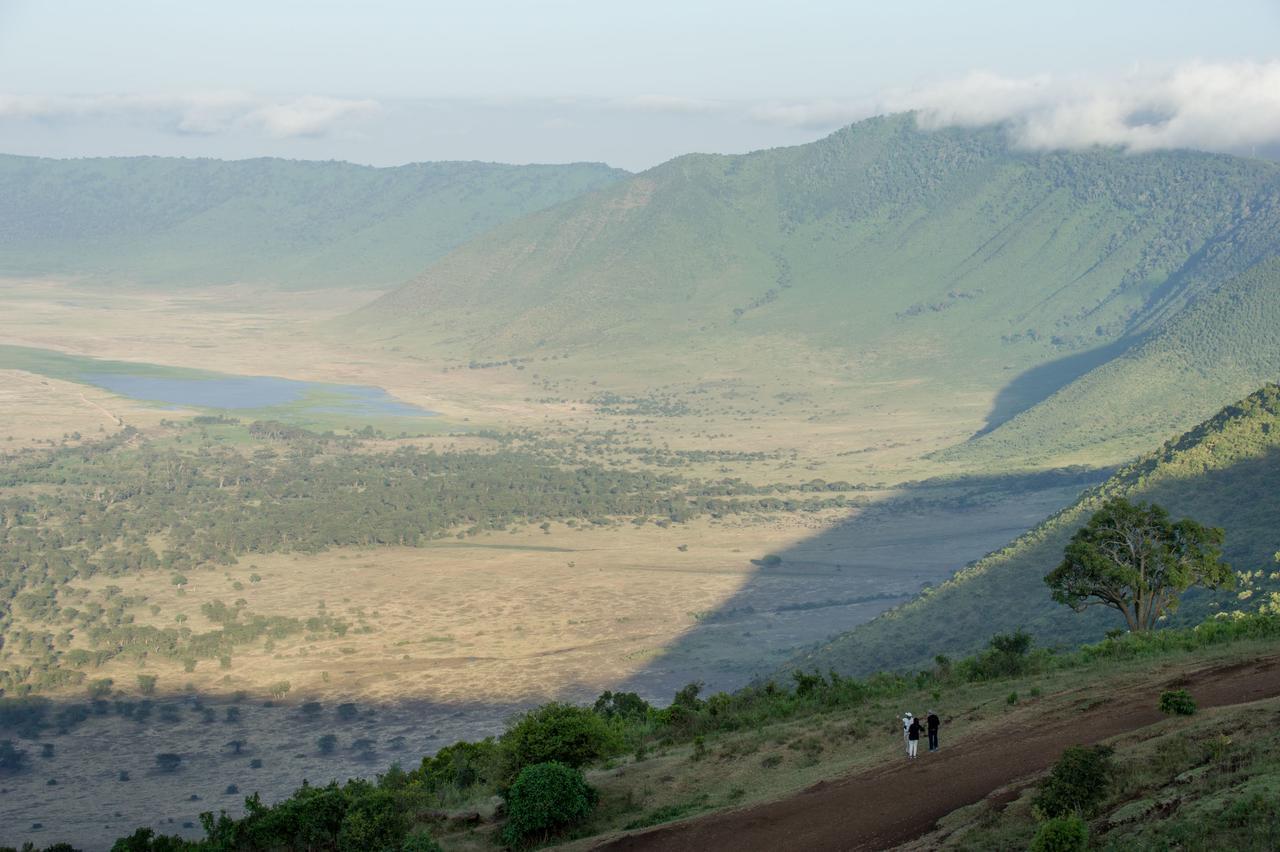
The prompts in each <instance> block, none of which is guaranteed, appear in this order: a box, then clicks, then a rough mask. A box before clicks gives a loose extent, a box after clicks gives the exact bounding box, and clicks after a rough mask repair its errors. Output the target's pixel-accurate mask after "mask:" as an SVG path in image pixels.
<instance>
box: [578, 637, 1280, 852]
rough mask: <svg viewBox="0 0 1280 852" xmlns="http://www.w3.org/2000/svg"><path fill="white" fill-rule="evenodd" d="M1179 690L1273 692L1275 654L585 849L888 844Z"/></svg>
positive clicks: (1225, 694)
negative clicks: (1167, 691)
mask: <svg viewBox="0 0 1280 852" xmlns="http://www.w3.org/2000/svg"><path fill="white" fill-rule="evenodd" d="M1183 688H1185V689H1187V690H1188V691H1190V692H1191V694H1192V696H1193V697H1194V698H1195V700H1196V703H1197V704H1198V705H1199V706H1200V707H1202V708H1207V707H1221V706H1226V705H1232V704H1245V703H1249V702H1252V701H1258V700H1261V699H1263V698H1272V697H1275V696H1280V656H1269V657H1261V658H1258V659H1255V660H1252V661H1249V662H1245V663H1239V664H1233V665H1225V666H1217V667H1210V668H1205V669H1200V670H1197V671H1191V672H1183V673H1180V674H1179V675H1178V676H1177V677H1173V678H1170V677H1165V678H1164V679H1163V680H1161V679H1159V678H1151V679H1144V680H1143V682H1142V683H1139V684H1134V685H1132V686H1128V687H1121V688H1118V689H1115V690H1111V691H1109V692H1108V693H1107V694H1106V697H1105V698H1103V699H1101V700H1099V699H1098V698H1097V697H1096V695H1097V693H1096V692H1094V693H1092V694H1091V695H1088V696H1085V695H1082V696H1081V697H1080V698H1079V699H1077V700H1074V701H1072V702H1070V703H1069V704H1068V705H1066V706H1065V707H1061V706H1060V707H1058V708H1056V709H1054V710H1052V711H1046V715H1045V717H1043V718H1039V719H1035V720H1034V724H1028V723H1027V722H1026V721H1022V722H1016V721H1014V720H1012V719H1011V720H1010V724H1009V726H1007V727H1005V728H1002V729H1001V730H1000V731H998V732H996V733H987V734H981V735H978V736H974V737H972V738H966V739H964V740H962V741H959V742H957V743H956V744H955V745H954V746H951V747H948V744H947V740H946V728H945V727H944V728H943V730H942V733H943V738H942V749H941V750H939V751H938V752H935V753H933V754H929V753H928V752H927V751H926V749H925V748H924V746H925V745H927V744H926V743H924V742H922V743H921V744H920V745H921V749H920V757H919V758H917V759H916V760H914V761H908V760H907V759H906V758H905V756H904V757H903V758H902V760H901V761H898V762H894V763H889V764H882V765H880V766H876V767H873V768H871V769H868V770H864V771H861V772H857V773H854V774H851V775H847V776H845V777H843V778H837V779H834V780H831V781H821V782H819V783H817V784H815V785H813V786H811V787H809V788H807V789H805V790H803V791H802V792H800V793H798V794H796V795H793V796H790V797H788V798H785V799H780V800H777V801H772V802H764V803H761V804H758V805H753V806H749V807H745V808H740V809H738V810H733V811H727V812H720V813H713V814H708V815H706V816H704V817H699V818H695V819H691V820H687V821H685V822H681V823H675V824H672V825H667V826H663V827H660V828H655V829H651V830H649V831H644V832H639V833H635V834H630V835H625V836H622V837H617V838H613V839H610V840H606V841H604V842H603V843H601V844H599V845H597V846H595V847H593V850H628V852H629V850H644V852H713V850H734V852H783V850H805V852H808V850H815V852H828V850H831V852H835V850H840V851H841V852H846V850H880V849H891V848H893V847H894V846H897V845H899V844H902V843H906V842H908V841H910V840H913V839H915V838H918V837H920V836H922V835H924V834H927V833H928V832H929V831H930V830H932V829H933V827H934V825H935V824H936V822H937V821H938V820H939V819H940V818H942V817H943V816H945V815H947V814H949V813H951V812H952V811H954V810H956V809H957V808H961V807H964V806H965V805H971V804H973V803H975V802H978V801H981V800H982V799H984V798H986V797H987V796H988V795H989V794H990V793H992V792H993V791H995V790H998V789H999V788H1001V787H1004V786H1007V785H1008V784H1010V783H1011V782H1014V781H1016V780H1018V779H1020V778H1024V777H1027V776H1031V775H1034V774H1035V773H1038V772H1041V771H1043V770H1045V769H1048V768H1049V767H1050V766H1051V765H1052V764H1053V763H1054V762H1055V761H1057V759H1058V756H1059V755H1060V754H1061V753H1062V750H1063V749H1064V748H1066V747H1067V746H1071V745H1088V744H1092V743H1096V742H1099V741H1101V740H1105V739H1107V738H1108V737H1113V736H1116V735H1118V734H1123V733H1126V732H1129V731H1134V730H1137V729H1139V728H1143V727H1146V726H1148V725H1151V724H1153V723H1155V722H1158V721H1160V720H1161V719H1162V718H1164V716H1163V715H1162V714H1161V713H1160V712H1159V710H1158V709H1157V708H1156V704H1157V700H1158V697H1159V694H1160V692H1161V691H1163V690H1165V689H1183Z"/></svg>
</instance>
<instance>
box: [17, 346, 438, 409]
mask: <svg viewBox="0 0 1280 852" xmlns="http://www.w3.org/2000/svg"><path fill="white" fill-rule="evenodd" d="M0 368H9V369H17V370H25V371H27V372H31V373H37V374H39V375H42V376H49V377H51V378H56V379H65V380H67V381H72V382H80V383H82V384H88V385H95V386H97V387H100V388H104V389H106V390H109V391H111V392H112V393H117V394H120V395H121V396H127V397H129V398H130V399H136V400H139V401H142V402H150V403H158V404H160V405H165V406H171V407H173V408H211V409H215V410H222V411H254V412H261V413H262V414H264V415H267V416H271V417H282V418H290V419H296V418H298V417H303V418H306V417H309V416H315V415H338V416H346V417H352V418H357V419H361V418H363V419H369V418H382V417H430V416H432V415H434V414H435V412H434V411H428V410H427V409H425V408H421V407H419V406H417V405H413V404H412V403H408V402H405V401H404V400H401V399H396V398H395V397H394V396H392V395H391V394H389V393H387V392H386V391H385V390H383V389H382V388H379V387H374V386H372V385H337V384H325V383H323V382H303V381H298V380H297V379H285V378H281V377H279V376H238V375H232V374H228V373H213V372H210V371H208V370H193V369H189V368H186V367H166V366H161V365H159V364H143V363H138V362H134V361H105V360H101V359H98V358H89V357H87V356H84V355H69V354H67V353H65V352H56V351H54V350H51V349H36V348H33V347H28V346H9V345H0Z"/></svg>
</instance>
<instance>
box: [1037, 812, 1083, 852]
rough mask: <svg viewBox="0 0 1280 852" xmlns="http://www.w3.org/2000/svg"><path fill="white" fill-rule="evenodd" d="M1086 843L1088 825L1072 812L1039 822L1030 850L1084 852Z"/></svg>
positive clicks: (1040, 851) (1041, 851) (1039, 851)
mask: <svg viewBox="0 0 1280 852" xmlns="http://www.w3.org/2000/svg"><path fill="white" fill-rule="evenodd" d="M1088 845H1089V826H1088V824H1087V823H1086V822H1085V821H1084V820H1083V819H1081V818H1080V815H1079V814H1074V813H1072V814H1067V815H1066V816H1059V817H1053V818H1052V819H1047V820H1045V821H1044V822H1042V823H1040V827H1039V828H1038V829H1036V836H1035V838H1034V839H1033V840H1032V841H1031V849H1030V852H1084V850H1085V849H1086V848H1088Z"/></svg>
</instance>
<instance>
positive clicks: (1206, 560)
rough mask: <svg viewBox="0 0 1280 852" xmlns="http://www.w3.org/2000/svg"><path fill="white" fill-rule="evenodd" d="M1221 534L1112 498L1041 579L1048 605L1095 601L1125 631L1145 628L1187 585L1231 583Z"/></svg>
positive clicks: (1167, 611) (1171, 608) (1171, 607)
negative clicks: (1113, 613) (1114, 614)
mask: <svg viewBox="0 0 1280 852" xmlns="http://www.w3.org/2000/svg"><path fill="white" fill-rule="evenodd" d="M1223 537H1224V533H1223V531H1222V529H1221V528H1219V527H1205V526H1202V525H1201V524H1198V523H1196V522H1195V521H1193V520H1191V519H1190V518H1183V519H1182V520H1180V521H1177V522H1176V523H1175V522H1174V521H1172V520H1170V518H1169V513H1168V511H1167V510H1165V508H1164V507H1162V506H1159V505H1156V504H1155V503H1150V504H1141V503H1140V504H1137V505H1135V504H1133V503H1130V502H1129V501H1128V500H1125V499H1124V498H1123V497H1115V498H1112V499H1110V500H1108V501H1107V502H1106V503H1104V504H1103V506H1102V508H1100V509H1099V510H1098V511H1096V512H1094V513H1093V515H1092V516H1091V517H1090V518H1089V521H1088V523H1086V524H1085V525H1084V526H1083V527H1081V528H1080V529H1079V530H1077V531H1076V533H1075V535H1073V536H1072V537H1071V541H1070V542H1069V543H1068V544H1067V548H1066V553H1065V556H1064V558H1063V561H1062V564H1060V565H1059V566H1058V567H1057V568H1055V569H1054V570H1053V571H1052V572H1050V573H1049V574H1048V575H1047V576H1046V577H1045V578H1044V581H1045V583H1046V584H1047V585H1048V586H1049V588H1050V589H1052V590H1053V599H1054V600H1055V601H1057V602H1058V603H1061V604H1065V605H1067V606H1069V607H1071V608H1072V609H1073V610H1075V611H1076V612H1083V611H1084V610H1085V609H1086V608H1088V607H1090V606H1094V605H1097V604H1102V605H1105V606H1108V607H1111V608H1113V609H1116V610H1118V611H1119V612H1120V613H1121V614H1123V615H1124V618H1125V623H1126V624H1127V626H1128V628H1129V629H1130V630H1151V629H1152V628H1153V627H1155V626H1156V623H1157V622H1158V621H1159V620H1160V619H1161V618H1162V617H1165V616H1166V615H1171V614H1173V613H1174V612H1176V611H1177V609H1178V603H1179V601H1180V596H1181V595H1182V593H1183V592H1185V591H1186V590H1187V589H1189V588H1191V587H1192V586H1205V587H1208V588H1212V589H1216V588H1221V587H1223V586H1231V585H1232V584H1233V582H1234V576H1233V575H1232V573H1231V569H1230V568H1229V567H1228V566H1227V565H1226V563H1224V562H1223V561H1222V541H1223Z"/></svg>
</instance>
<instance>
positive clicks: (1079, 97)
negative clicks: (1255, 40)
mask: <svg viewBox="0 0 1280 852" xmlns="http://www.w3.org/2000/svg"><path fill="white" fill-rule="evenodd" d="M893 105H896V106H897V107H898V108H907V107H909V108H912V109H918V110H920V123H921V125H922V126H924V127H947V126H956V125H959V126H973V125H981V124H994V123H1005V124H1007V125H1008V127H1009V131H1010V133H1011V136H1012V139H1013V141H1014V142H1015V144H1017V145H1019V146H1022V147H1025V148H1032V149H1050V148H1083V147H1088V146H1091V145H1112V146H1118V147H1121V148H1124V149H1127V150H1130V151H1150V150H1155V149H1160V148H1200V149H1205V150H1213V151H1241V150H1247V149H1248V148H1250V147H1252V146H1255V145H1264V146H1265V145H1271V144H1274V143H1276V142H1280V61H1273V62H1261V63H1232V64H1210V63H1202V62H1198V63H1193V64H1189V65H1185V66H1182V67H1180V68H1177V69H1175V70H1174V71H1172V72H1169V73H1166V74H1162V75H1142V74H1133V75H1129V76H1126V77H1123V78H1121V79H1117V80H1062V81H1058V80H1053V79H1051V78H1048V77H1037V78H1032V79H1029V80H1016V79H1010V78H1005V77H999V76H996V75H992V74H971V75H969V76H968V77H966V78H964V79H963V80H960V81H957V82H956V83H951V84H947V85H943V86H937V87H934V88H932V89H929V90H925V91H920V92H914V93H908V94H906V95H903V96H899V97H898V98H897V99H896V101H895V102H894V104H893Z"/></svg>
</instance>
